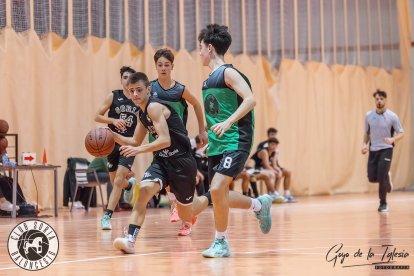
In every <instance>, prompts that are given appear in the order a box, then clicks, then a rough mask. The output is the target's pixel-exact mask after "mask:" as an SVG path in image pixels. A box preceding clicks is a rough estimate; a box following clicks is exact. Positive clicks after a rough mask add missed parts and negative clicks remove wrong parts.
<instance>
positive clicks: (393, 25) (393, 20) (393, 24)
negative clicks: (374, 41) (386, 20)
mask: <svg viewBox="0 0 414 276" xmlns="http://www.w3.org/2000/svg"><path fill="white" fill-rule="evenodd" d="M389 14H390V25H389V28H390V40H389V43H390V44H389V45H387V47H386V48H387V49H390V51H391V65H390V67H391V68H395V67H400V66H401V53H400V32H399V29H398V13H397V2H396V1H389Z"/></svg>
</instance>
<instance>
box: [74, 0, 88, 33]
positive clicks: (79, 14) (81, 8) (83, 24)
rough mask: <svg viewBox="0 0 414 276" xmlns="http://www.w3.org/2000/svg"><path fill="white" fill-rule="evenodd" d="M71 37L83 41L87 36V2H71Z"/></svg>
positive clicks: (82, 0) (75, 0) (81, 0)
mask: <svg viewBox="0 0 414 276" xmlns="http://www.w3.org/2000/svg"><path fill="white" fill-rule="evenodd" d="M72 5H73V8H72V13H73V35H74V36H75V37H76V38H77V39H84V38H86V37H87V36H88V35H89V19H88V13H89V10H88V1H84V0H72Z"/></svg>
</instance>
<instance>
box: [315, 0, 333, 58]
mask: <svg viewBox="0 0 414 276" xmlns="http://www.w3.org/2000/svg"><path fill="white" fill-rule="evenodd" d="M333 7H334V6H333V1H332V0H323V4H322V8H323V15H324V16H323V34H324V35H323V43H324V52H323V53H322V54H323V60H324V62H325V63H333V62H334V52H335V43H334V32H335V31H334V26H335V24H334V16H333ZM319 14H320V13H319ZM311 18H313V15H311ZM310 39H311V40H313V37H312V36H310ZM312 53H315V59H317V57H318V54H317V52H316V50H313V51H312ZM312 58H314V57H313V56H312ZM321 59H322V57H321Z"/></svg>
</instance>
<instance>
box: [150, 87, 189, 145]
mask: <svg viewBox="0 0 414 276" xmlns="http://www.w3.org/2000/svg"><path fill="white" fill-rule="evenodd" d="M150 86H151V96H152V97H153V98H154V99H157V98H158V99H160V100H162V101H165V102H167V103H168V105H169V106H171V107H172V108H173V109H174V110H175V112H177V113H178V116H180V118H181V120H182V121H183V123H184V126H186V125H187V119H188V104H187V102H186V101H185V100H184V99H183V93H184V90H185V86H184V85H183V84H181V83H179V82H178V81H175V85H174V86H173V87H171V88H168V89H164V87H162V86H161V84H160V83H159V81H158V79H156V80H153V81H151V83H150ZM148 140H149V142H152V141H154V140H155V138H154V137H153V136H152V135H149V136H148Z"/></svg>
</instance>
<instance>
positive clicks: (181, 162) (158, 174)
mask: <svg viewBox="0 0 414 276" xmlns="http://www.w3.org/2000/svg"><path fill="white" fill-rule="evenodd" d="M196 175H197V163H196V161H195V159H194V157H193V156H192V155H191V154H186V155H184V156H180V157H175V158H171V157H170V158H154V160H153V161H152V163H151V165H150V166H149V168H148V169H147V170H146V172H145V174H144V177H143V178H142V179H141V182H158V183H160V185H161V189H163V188H165V187H166V186H170V190H171V192H172V193H173V194H174V195H175V197H176V198H177V201H178V202H179V203H181V204H182V205H188V204H191V203H192V202H193V196H194V192H195V187H196Z"/></svg>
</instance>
